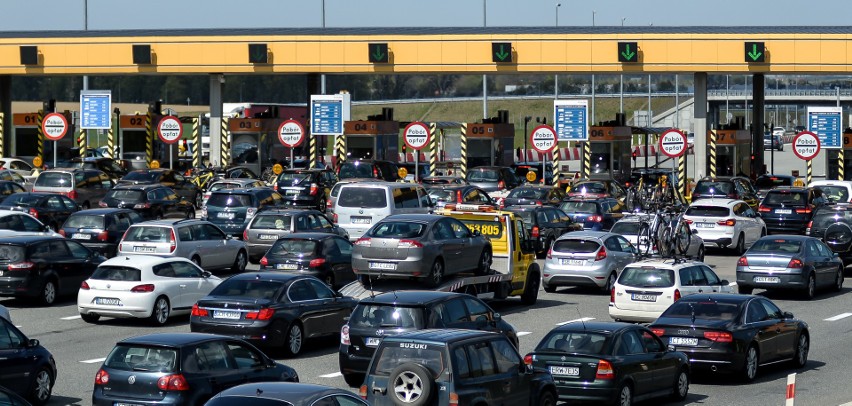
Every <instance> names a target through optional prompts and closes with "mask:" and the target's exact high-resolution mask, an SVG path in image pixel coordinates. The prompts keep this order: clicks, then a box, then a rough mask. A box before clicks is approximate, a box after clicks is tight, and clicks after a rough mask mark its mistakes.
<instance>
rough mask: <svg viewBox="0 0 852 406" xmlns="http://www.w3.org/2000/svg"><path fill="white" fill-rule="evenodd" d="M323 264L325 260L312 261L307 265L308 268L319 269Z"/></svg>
mask: <svg viewBox="0 0 852 406" xmlns="http://www.w3.org/2000/svg"><path fill="white" fill-rule="evenodd" d="M324 263H325V258H317V259H312V260H311V262H310V263H308V267H309V268H319V267H321V266H322V264H324Z"/></svg>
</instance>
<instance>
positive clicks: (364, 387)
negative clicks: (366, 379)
mask: <svg viewBox="0 0 852 406" xmlns="http://www.w3.org/2000/svg"><path fill="white" fill-rule="evenodd" d="M358 396H360V397H361V399H364V400H367V385H361V387H360V388H358Z"/></svg>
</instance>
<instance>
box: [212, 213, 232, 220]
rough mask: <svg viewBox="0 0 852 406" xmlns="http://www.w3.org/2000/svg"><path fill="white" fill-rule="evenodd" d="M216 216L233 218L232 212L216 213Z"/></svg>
mask: <svg viewBox="0 0 852 406" xmlns="http://www.w3.org/2000/svg"><path fill="white" fill-rule="evenodd" d="M216 218H220V219H228V220H232V219H233V218H234V213H223V212H220V213H216Z"/></svg>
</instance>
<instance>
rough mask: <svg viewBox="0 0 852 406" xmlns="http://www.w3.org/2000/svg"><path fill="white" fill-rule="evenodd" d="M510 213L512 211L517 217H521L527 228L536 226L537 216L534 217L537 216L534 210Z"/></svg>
mask: <svg viewBox="0 0 852 406" xmlns="http://www.w3.org/2000/svg"><path fill="white" fill-rule="evenodd" d="M509 211H511V212H512V213H515V216H519V217H520V218H521V219H523V220H524V225H525V226H527V228H532V226H533V225H534V224H535V216H533V215H534V214H535V212H534V211H532V210H509Z"/></svg>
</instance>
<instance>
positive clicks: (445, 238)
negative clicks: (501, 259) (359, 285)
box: [352, 214, 492, 287]
mask: <svg viewBox="0 0 852 406" xmlns="http://www.w3.org/2000/svg"><path fill="white" fill-rule="evenodd" d="M491 254H492V251H491V243H490V242H489V241H488V239H486V238H485V237H483V236H481V235H480V234H479V233H476V232H471V231H470V230H468V228H467V227H466V226H465V225H464V224H463V223H462V222H460V221H458V220H456V219H454V218H450V217H446V216H438V215H432V214H400V215H393V216H388V217H386V218H385V219H384V220H382V221H380V222H378V223H376V224H375V225H374V226H373V227H372V228H370V229H369V230H368V231H367V232H366V233H364V236H363V237H361V238H360V239H358V240H357V241H356V242H355V246H354V248H353V250H352V270H353V271H354V272H355V274H356V275H359V276H360V275H366V276H381V277H382V278H397V279H399V278H403V279H409V278H414V279H420V280H423V281H424V282H425V283H426V284H427V286H429V287H437V286H439V285H440V284H441V282H442V281H443V280H444V277H445V276H447V275H450V274H455V273H460V272H473V273H474V274H476V275H484V274H485V273H487V272H488V269H489V268H490V266H491Z"/></svg>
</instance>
